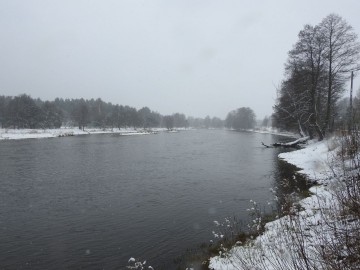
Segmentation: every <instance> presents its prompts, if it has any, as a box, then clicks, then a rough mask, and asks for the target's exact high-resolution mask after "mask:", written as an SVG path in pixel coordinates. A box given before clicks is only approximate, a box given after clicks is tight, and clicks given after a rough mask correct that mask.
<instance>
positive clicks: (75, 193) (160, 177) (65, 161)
mask: <svg viewBox="0 0 360 270" xmlns="http://www.w3.org/2000/svg"><path fill="white" fill-rule="evenodd" d="M278 140H280V138H279V137H277V136H273V135H267V134H254V133H239V132H230V131H219V130H214V131H205V130H204V131H186V132H180V133H176V134H174V133H173V134H168V133H162V134H158V135H149V136H132V137H127V136H114V135H90V136H79V137H67V138H56V139H41V140H22V141H2V142H0V269H124V268H125V266H126V265H127V261H128V259H129V258H130V257H136V258H142V259H146V260H147V261H148V264H150V265H152V266H153V267H154V268H155V269H156V267H158V268H163V269H173V268H174V267H175V266H174V264H173V259H174V258H175V257H177V256H179V255H181V254H182V253H183V252H184V251H185V250H186V249H188V248H193V247H194V246H196V245H198V244H199V243H202V242H208V241H209V239H211V238H212V235H211V231H212V230H213V228H214V226H213V225H214V224H213V221H214V220H219V221H221V220H223V219H224V218H225V217H228V216H234V215H236V216H237V217H240V218H244V219H245V218H246V216H247V213H246V209H247V208H248V207H249V200H250V199H252V200H255V201H257V202H259V203H264V204H265V203H266V201H267V200H270V198H271V197H272V194H271V192H270V191H269V188H271V187H274V186H276V185H277V184H276V181H277V180H276V177H278V167H279V166H278V160H277V154H278V153H279V151H280V150H278V149H266V148H264V147H262V146H261V142H262V141H264V142H265V143H267V144H269V143H272V142H273V141H278Z"/></svg>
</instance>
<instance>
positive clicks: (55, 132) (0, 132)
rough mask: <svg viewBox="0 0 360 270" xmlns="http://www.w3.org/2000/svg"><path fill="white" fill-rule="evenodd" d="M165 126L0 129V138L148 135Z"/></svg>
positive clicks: (163, 130) (162, 130)
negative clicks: (149, 127)
mask: <svg viewBox="0 0 360 270" xmlns="http://www.w3.org/2000/svg"><path fill="white" fill-rule="evenodd" d="M165 131H167V129H165V128H153V129H133V128H128V129H125V128H124V129H117V128H116V129H115V128H114V129H109V128H107V129H100V128H87V129H85V130H81V129H79V128H75V127H71V128H65V127H64V128H58V129H0V140H21V139H40V138H55V137H67V136H77V135H88V134H118V135H127V136H130V135H149V134H154V133H157V132H165Z"/></svg>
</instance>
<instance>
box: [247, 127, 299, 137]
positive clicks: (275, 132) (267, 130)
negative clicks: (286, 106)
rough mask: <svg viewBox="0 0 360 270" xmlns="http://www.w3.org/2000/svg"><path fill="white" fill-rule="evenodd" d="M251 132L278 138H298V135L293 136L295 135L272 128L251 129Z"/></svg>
mask: <svg viewBox="0 0 360 270" xmlns="http://www.w3.org/2000/svg"><path fill="white" fill-rule="evenodd" d="M251 131H252V132H255V133H264V134H273V135H280V136H284V137H292V138H297V137H299V134H295V133H292V132H287V131H280V130H279V129H277V128H272V127H261V128H256V129H253V130H251Z"/></svg>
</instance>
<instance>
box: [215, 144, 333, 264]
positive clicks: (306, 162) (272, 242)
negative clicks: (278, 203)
mask: <svg viewBox="0 0 360 270" xmlns="http://www.w3.org/2000/svg"><path fill="white" fill-rule="evenodd" d="M337 145H338V144H337V141H336V139H329V140H326V141H322V142H314V141H311V142H308V145H307V147H306V148H304V149H301V150H297V151H293V152H288V153H282V154H280V155H279V157H280V158H282V159H284V160H286V161H287V162H289V163H292V164H294V165H296V166H297V167H299V168H301V169H302V170H301V171H300V172H301V173H303V174H305V175H307V177H308V178H309V179H310V180H316V181H317V182H318V183H321V184H322V185H317V186H314V187H312V188H311V189H310V192H312V193H313V194H314V195H312V196H310V197H307V198H305V199H303V200H301V201H300V202H299V204H300V206H301V207H302V210H301V211H299V212H298V214H296V215H294V216H293V215H290V216H284V217H282V218H280V219H277V220H275V221H273V222H269V223H267V224H266V225H265V232H264V233H263V234H262V235H260V236H258V237H257V238H256V239H254V240H252V241H250V242H249V243H247V244H245V245H243V246H234V247H233V248H231V249H230V251H228V252H226V253H225V254H224V252H221V253H220V252H219V254H220V255H219V256H216V257H213V258H211V259H210V265H209V267H210V269H215V270H225V269H226V270H232V269H254V270H256V269H259V270H260V269H294V263H295V264H297V267H298V268H297V269H305V265H301V263H303V262H302V260H301V259H299V258H298V257H297V255H296V254H297V253H296V252H294V250H295V248H296V247H298V246H299V244H300V245H303V247H304V250H305V252H306V253H307V256H308V257H309V258H311V259H312V261H314V262H315V264H316V263H317V259H318V258H317V257H316V256H317V255H316V254H318V248H319V246H321V243H323V242H324V239H330V238H331V240H332V241H336V236H334V235H332V234H331V231H330V230H329V229H328V228H329V227H328V226H325V225H324V224H325V222H324V213H325V214H326V211H327V209H337V207H338V205H337V201H336V200H335V199H334V197H333V194H334V193H333V190H334V189H335V188H336V187H335V186H336V185H337V182H336V181H335V180H334V177H333V176H334V173H335V172H336V170H337V169H336V162H335V159H334V157H335V156H336V154H335V153H336V147H337ZM330 164H331V166H332V167H330ZM334 164H335V165H334ZM294 230H295V231H294ZM297 230H299V231H297ZM300 230H301V232H300ZM294 235H295V236H296V235H300V236H301V237H299V238H297V237H295V238H294ZM334 239H335V240H334ZM297 241H298V242H301V243H297ZM296 245H297V246H296ZM316 268H318V269H321V267H320V266H319V267H317V266H316Z"/></svg>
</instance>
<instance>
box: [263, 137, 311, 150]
mask: <svg viewBox="0 0 360 270" xmlns="http://www.w3.org/2000/svg"><path fill="white" fill-rule="evenodd" d="M308 140H309V137H303V138H300V139H297V140H295V141H292V142H287V143H281V142H279V143H273V144H272V145H266V144H264V143H263V142H261V144H262V145H263V146H265V147H266V148H273V147H285V148H299V147H300V146H299V144H302V143H305V142H307V141H308Z"/></svg>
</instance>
